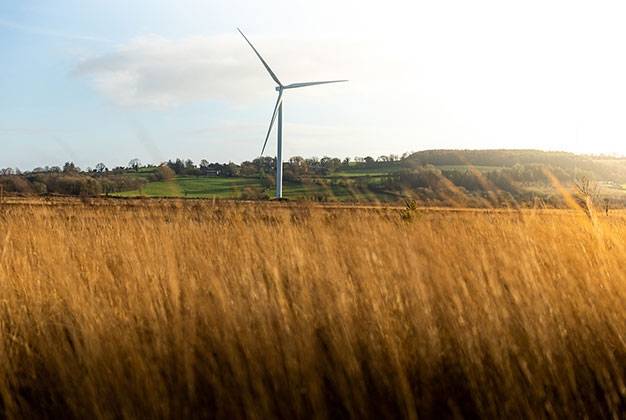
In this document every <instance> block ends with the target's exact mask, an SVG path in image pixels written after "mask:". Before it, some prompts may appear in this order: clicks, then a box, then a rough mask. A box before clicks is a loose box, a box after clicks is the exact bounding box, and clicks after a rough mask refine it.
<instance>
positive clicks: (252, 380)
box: [0, 199, 626, 419]
mask: <svg viewBox="0 0 626 420" xmlns="http://www.w3.org/2000/svg"><path fill="white" fill-rule="evenodd" d="M624 237H626V214H625V213H620V212H613V213H612V214H611V215H609V216H604V215H596V216H595V217H594V218H592V219H591V218H589V217H587V216H586V215H585V214H584V213H582V212H577V211H564V210H551V211H548V210H545V211H535V210H526V211H508V210H501V211H492V210H482V211H445V210H420V209H402V208H387V207H382V206H381V207H376V206H372V207H365V206H363V207H356V206H342V205H333V206H320V205H316V206H313V205H305V204H293V203H276V204H274V203H253V204H251V203H237V202H219V201H218V202H216V203H213V202H210V201H201V200H185V201H178V200H176V201H174V200H161V201H158V200H93V201H90V202H81V201H79V200H70V199H63V200H58V201H54V200H53V201H39V200H34V199H33V200H31V201H23V202H21V201H19V200H15V201H13V202H12V203H8V204H4V205H2V206H0V297H1V298H0V299H1V300H0V415H2V416H3V417H7V418H36V417H52V418H53V417H62V418H189V417H192V418H259V419H264V418H312V417H313V418H398V417H404V418H462V417H464V418H475V417H477V416H479V417H483V418H585V417H586V418H614V419H617V418H620V417H622V416H623V414H624V410H625V409H626V337H625V332H626V317H625V314H626V264H624V261H626V243H625V242H624V239H623V238H624Z"/></svg>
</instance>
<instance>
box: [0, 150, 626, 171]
mask: <svg viewBox="0 0 626 420" xmlns="http://www.w3.org/2000/svg"><path fill="white" fill-rule="evenodd" d="M433 151H444V152H445V151H453V152H454V151H458V152H485V151H509V152H539V153H548V154H551V153H554V154H560V153H567V154H572V155H575V156H579V157H589V158H596V159H616V160H621V159H626V155H620V154H609V153H599V154H593V153H576V152H569V151H566V150H542V149H513V148H510V149H509V148H493V149H424V150H416V151H408V152H403V153H383V154H381V155H377V156H370V155H352V156H333V155H329V154H320V155H313V156H301V155H293V156H292V155H290V156H286V157H284V158H283V159H284V162H283V163H287V162H289V160H290V159H291V158H295V157H301V158H304V159H322V158H331V159H335V158H338V159H340V160H342V161H343V160H344V159H346V158H347V159H350V162H357V159H361V160H363V159H366V158H368V157H370V158H372V159H374V160H375V161H377V162H378V161H379V158H380V157H383V156H385V157H389V156H395V157H396V158H397V160H398V161H400V160H403V159H404V158H406V157H410V156H412V155H414V154H417V153H423V152H433ZM259 158H270V159H276V158H275V157H274V156H267V155H265V156H256V157H254V158H251V159H246V160H240V161H235V160H224V161H219V160H210V159H206V158H203V157H198V158H192V157H188V156H175V157H169V158H167V159H164V160H162V161H149V160H148V161H144V160H141V159H140V158H133V157H129V158H128V159H127V160H126V162H125V163H122V164H120V165H111V164H108V163H107V162H104V161H97V162H94V163H93V164H87V165H81V164H79V163H78V162H75V161H73V160H66V161H64V162H54V163H43V164H38V165H35V166H32V167H28V168H20V167H18V166H5V167H2V166H0V169H12V170H15V171H19V172H22V173H28V172H35V171H36V170H40V169H44V168H62V167H63V166H64V165H65V164H68V163H70V164H74V165H76V166H77V167H78V169H80V170H81V171H88V170H89V169H92V170H93V169H94V168H95V167H96V165H98V164H100V163H102V164H104V165H105V166H106V167H107V169H108V170H112V169H115V168H128V167H129V163H130V162H131V161H132V160H135V159H138V160H139V162H140V167H144V168H146V167H158V166H161V165H164V164H167V163H168V162H175V161H177V160H180V161H182V162H186V161H187V160H191V161H192V162H193V163H194V164H195V165H199V164H200V163H201V162H202V161H203V160H206V161H207V162H209V163H211V164H221V165H226V164H229V163H234V164H236V165H241V164H242V163H244V162H253V161H255V160H256V159H259Z"/></svg>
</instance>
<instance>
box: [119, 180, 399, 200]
mask: <svg viewBox="0 0 626 420" xmlns="http://www.w3.org/2000/svg"><path fill="white" fill-rule="evenodd" d="M361 176H370V175H362V174H361V175H350V176H348V175H346V176H340V178H348V177H350V178H358V177H361ZM372 176H373V175H372ZM335 178H337V177H333V179H335ZM273 188H274V187H273V186H272V187H267V188H264V187H263V185H262V183H261V181H260V179H258V178H244V177H233V178H226V177H202V176H178V177H176V178H174V179H172V180H169V181H156V182H150V183H148V184H147V185H146V186H145V187H144V188H142V189H141V190H134V191H124V192H121V193H116V194H114V195H116V196H118V197H186V198H217V199H223V198H247V197H246V194H247V193H248V194H249V192H248V191H247V190H248V189H252V190H253V191H263V190H265V192H266V193H267V194H268V195H269V196H273V194H274V191H273ZM284 196H285V197H286V198H288V199H293V200H306V199H309V200H316V199H318V197H320V196H323V197H324V198H325V199H328V200H332V201H352V202H356V201H388V200H389V199H390V198H392V197H390V196H389V195H387V194H374V193H373V192H371V191H362V190H359V189H358V188H356V187H353V188H348V187H346V186H342V185H336V184H335V185H334V184H331V185H320V184H318V183H316V182H313V181H311V182H304V183H293V182H288V181H287V182H284Z"/></svg>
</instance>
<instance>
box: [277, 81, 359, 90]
mask: <svg viewBox="0 0 626 420" xmlns="http://www.w3.org/2000/svg"><path fill="white" fill-rule="evenodd" d="M342 82H347V80H326V81H323V82H305V83H292V84H290V85H287V86H285V89H295V88H301V87H306V86H315V85H327V84H329V83H342Z"/></svg>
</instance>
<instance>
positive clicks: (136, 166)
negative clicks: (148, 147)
mask: <svg viewBox="0 0 626 420" xmlns="http://www.w3.org/2000/svg"><path fill="white" fill-rule="evenodd" d="M128 167H129V168H131V169H134V170H135V172H139V168H140V167H141V161H140V160H139V159H137V158H135V159H131V160H130V162H128Z"/></svg>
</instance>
